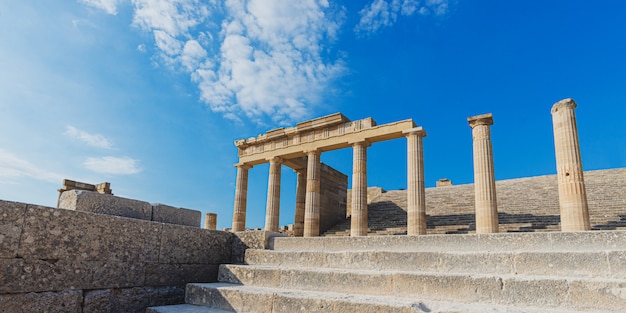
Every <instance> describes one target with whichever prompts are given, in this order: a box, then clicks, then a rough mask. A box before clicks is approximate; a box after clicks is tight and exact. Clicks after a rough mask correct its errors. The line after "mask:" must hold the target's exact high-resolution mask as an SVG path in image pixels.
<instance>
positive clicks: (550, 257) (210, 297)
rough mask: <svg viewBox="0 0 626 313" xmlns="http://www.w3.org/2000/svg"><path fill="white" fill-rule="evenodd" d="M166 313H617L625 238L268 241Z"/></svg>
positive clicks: (625, 301)
mask: <svg viewBox="0 0 626 313" xmlns="http://www.w3.org/2000/svg"><path fill="white" fill-rule="evenodd" d="M270 243H271V244H270V247H271V249H268V250H260V249H248V250H247V251H246V256H245V262H246V264H245V265H241V264H240V265H236V264H224V265H221V266H220V269H219V277H218V281H219V282H218V283H192V284H188V285H187V288H186V295H185V301H186V304H185V305H179V306H176V307H154V308H151V309H148V311H147V312H151V313H157V312H160V313H165V312H224V311H226V312H433V313H434V312H623V308H624V307H626V232H624V231H595V232H576V233H562V232H550V233H547V232H544V233H514V234H506V233H501V234H487V235H428V236H393V237H332V238H331V237H327V238H323V237H318V238H273V239H272V241H271V242H270Z"/></svg>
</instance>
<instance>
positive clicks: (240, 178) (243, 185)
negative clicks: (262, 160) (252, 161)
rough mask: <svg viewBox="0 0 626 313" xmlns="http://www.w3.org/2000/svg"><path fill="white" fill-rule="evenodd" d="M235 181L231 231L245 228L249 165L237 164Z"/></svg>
mask: <svg viewBox="0 0 626 313" xmlns="http://www.w3.org/2000/svg"><path fill="white" fill-rule="evenodd" d="M235 166H236V167H237V182H236V185H235V212H234V214H233V229H232V231H244V230H246V204H247V200H248V170H249V169H250V168H252V166H250V165H246V164H237V165H235Z"/></svg>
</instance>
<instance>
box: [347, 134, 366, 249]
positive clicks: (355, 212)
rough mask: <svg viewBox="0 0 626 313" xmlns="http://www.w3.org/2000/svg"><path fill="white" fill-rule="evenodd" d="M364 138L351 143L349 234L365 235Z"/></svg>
mask: <svg viewBox="0 0 626 313" xmlns="http://www.w3.org/2000/svg"><path fill="white" fill-rule="evenodd" d="M369 145H370V144H369V143H368V142H367V141H365V140H362V141H357V142H354V143H352V149H353V155H352V203H351V206H352V217H351V220H350V236H353V237H354V236H367V230H368V221H367V147H369Z"/></svg>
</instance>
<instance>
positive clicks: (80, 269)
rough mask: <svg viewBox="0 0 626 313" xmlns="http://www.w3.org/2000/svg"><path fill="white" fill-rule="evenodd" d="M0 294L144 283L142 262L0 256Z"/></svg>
mask: <svg viewBox="0 0 626 313" xmlns="http://www.w3.org/2000/svg"><path fill="white" fill-rule="evenodd" d="M0 266H2V268H3V269H4V271H3V274H4V275H0V293H16V292H43V291H59V290H65V289H105V288H119V287H134V286H141V285H143V284H144V264H143V263H137V264H130V263H123V262H103V261H85V260H71V259H70V260H68V259H62V260H37V259H0Z"/></svg>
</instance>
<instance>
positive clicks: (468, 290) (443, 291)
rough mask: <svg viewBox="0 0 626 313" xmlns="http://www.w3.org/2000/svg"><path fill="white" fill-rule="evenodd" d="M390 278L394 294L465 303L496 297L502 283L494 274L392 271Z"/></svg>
mask: <svg viewBox="0 0 626 313" xmlns="http://www.w3.org/2000/svg"><path fill="white" fill-rule="evenodd" d="M393 281H394V294H395V295H396V296H401V297H414V296H419V297H420V298H422V299H430V300H441V301H455V302H465V303H473V302H479V301H490V300H492V299H496V298H497V296H498V294H499V293H500V290H501V286H502V283H501V280H500V278H498V277H480V276H479V277H473V276H465V275H445V274H417V273H406V272H404V273H403V272H400V273H396V274H394V275H393Z"/></svg>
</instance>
